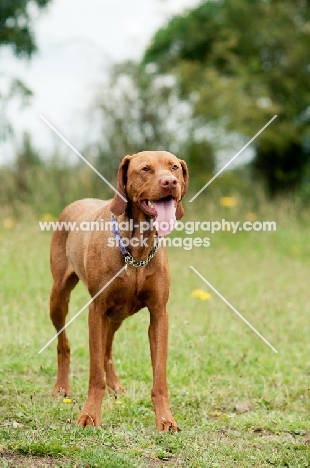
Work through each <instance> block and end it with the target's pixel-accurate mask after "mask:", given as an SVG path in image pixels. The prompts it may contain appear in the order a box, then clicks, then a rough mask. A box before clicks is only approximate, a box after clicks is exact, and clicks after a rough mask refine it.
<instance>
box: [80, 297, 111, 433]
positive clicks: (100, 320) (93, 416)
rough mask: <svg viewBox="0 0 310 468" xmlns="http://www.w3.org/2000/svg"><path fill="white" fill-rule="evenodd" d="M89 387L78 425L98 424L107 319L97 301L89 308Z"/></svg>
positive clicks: (103, 383)
mask: <svg viewBox="0 0 310 468" xmlns="http://www.w3.org/2000/svg"><path fill="white" fill-rule="evenodd" d="M88 324H89V357H90V370H89V387H88V396H87V400H86V402H85V405H84V408H83V410H82V411H81V414H80V416H79V418H78V422H77V423H78V425H79V426H82V427H85V426H99V425H100V419H101V418H100V416H101V404H102V398H103V395H104V390H105V380H104V375H103V350H104V349H105V347H106V340H107V333H108V319H107V317H106V315H105V314H104V312H103V311H102V308H101V307H100V303H99V301H94V302H93V303H92V304H91V305H90V308H89V316H88Z"/></svg>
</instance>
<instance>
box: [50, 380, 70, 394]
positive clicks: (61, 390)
mask: <svg viewBox="0 0 310 468" xmlns="http://www.w3.org/2000/svg"><path fill="white" fill-rule="evenodd" d="M69 395H70V387H69V385H68V384H67V385H65V384H63V385H61V384H58V383H56V385H55V387H54V390H53V397H57V396H61V397H67V396H69Z"/></svg>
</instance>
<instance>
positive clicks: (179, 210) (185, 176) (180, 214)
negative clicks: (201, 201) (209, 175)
mask: <svg viewBox="0 0 310 468" xmlns="http://www.w3.org/2000/svg"><path fill="white" fill-rule="evenodd" d="M180 163H181V166H182V171H183V185H182V192H181V200H182V198H183V197H184V196H185V194H186V192H187V189H188V169H187V164H186V162H185V161H182V160H181V159H180ZM181 200H180V201H179V202H178V204H177V209H176V212H175V216H176V219H181V218H182V217H183V215H184V208H183V206H182V201H181Z"/></svg>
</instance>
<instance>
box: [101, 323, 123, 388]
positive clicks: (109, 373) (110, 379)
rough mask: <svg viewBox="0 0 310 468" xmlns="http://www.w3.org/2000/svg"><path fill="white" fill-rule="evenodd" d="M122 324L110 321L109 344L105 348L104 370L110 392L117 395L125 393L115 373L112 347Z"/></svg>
mask: <svg viewBox="0 0 310 468" xmlns="http://www.w3.org/2000/svg"><path fill="white" fill-rule="evenodd" d="M121 324H122V322H114V321H112V320H109V330H108V335H107V343H106V348H105V355H104V370H105V374H106V382H107V387H108V389H109V391H112V392H114V393H115V395H117V394H120V393H124V389H123V387H122V385H121V383H120V381H119V378H118V377H117V374H116V372H115V367H114V362H113V356H112V345H113V339H114V334H115V332H116V331H117V330H118V329H119V327H120V326H121Z"/></svg>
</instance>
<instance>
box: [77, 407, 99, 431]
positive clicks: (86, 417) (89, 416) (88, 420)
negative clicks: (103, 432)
mask: <svg viewBox="0 0 310 468" xmlns="http://www.w3.org/2000/svg"><path fill="white" fill-rule="evenodd" d="M77 425H78V426H79V427H98V426H100V417H99V416H96V415H94V413H93V412H88V411H85V410H83V411H82V412H81V414H80V416H79V417H78V420H77Z"/></svg>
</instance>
